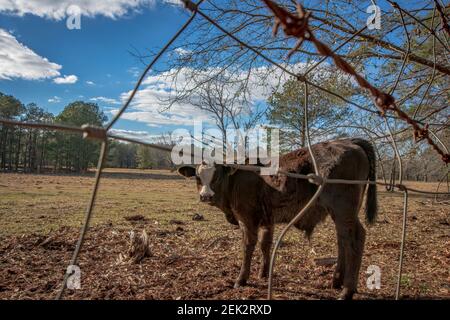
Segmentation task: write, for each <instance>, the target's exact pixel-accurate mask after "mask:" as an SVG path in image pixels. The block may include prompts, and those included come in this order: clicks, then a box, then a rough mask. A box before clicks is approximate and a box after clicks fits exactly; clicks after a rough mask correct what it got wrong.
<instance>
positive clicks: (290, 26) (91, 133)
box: [0, 0, 449, 299]
mask: <svg viewBox="0 0 450 320" xmlns="http://www.w3.org/2000/svg"><path fill="white" fill-rule="evenodd" d="M203 1H204V0H200V1H199V2H198V3H194V2H192V1H190V0H182V2H183V3H184V4H185V6H186V8H187V9H189V10H190V11H191V12H192V15H191V17H190V18H189V19H188V21H187V22H186V23H185V24H184V25H183V26H182V27H181V28H180V29H179V31H178V32H177V33H176V34H175V35H174V36H173V37H172V38H171V39H170V40H169V41H168V42H167V43H166V45H165V46H164V47H163V48H162V49H161V51H160V52H159V53H158V54H157V55H156V56H155V58H154V59H153V60H152V62H151V63H150V64H149V65H147V67H146V69H145V70H144V72H143V73H142V75H141V77H140V78H139V79H138V81H137V83H136V85H135V87H134V89H133V91H132V93H131V94H130V96H129V98H128V99H127V101H126V102H125V103H124V105H123V106H122V107H121V109H120V110H119V112H118V113H117V114H116V115H115V116H114V117H113V119H112V120H111V122H109V123H108V124H107V126H106V127H105V128H103V127H95V126H91V125H83V126H81V127H73V126H68V125H62V124H54V123H32V122H21V121H15V120H11V119H1V118H0V123H1V124H3V125H9V126H23V127H28V128H35V129H46V130H55V131H64V132H70V133H74V134H82V135H83V138H86V139H95V140H99V141H101V152H100V156H99V159H98V163H97V170H96V175H95V183H94V187H93V189H92V193H91V198H90V201H89V204H88V207H87V209H86V215H85V220H84V223H83V226H82V229H81V232H80V236H79V239H78V242H77V245H76V248H75V251H74V253H73V256H72V260H71V264H72V265H74V264H76V263H77V260H78V255H79V253H80V250H81V248H82V245H83V242H84V238H85V235H86V233H87V230H88V228H89V223H90V220H91V216H92V213H93V208H94V205H95V202H96V195H97V192H98V188H99V184H100V179H101V175H102V170H103V168H104V163H105V159H106V155H107V151H108V139H115V140H120V141H126V142H130V143H137V144H142V145H146V146H148V147H150V148H154V149H158V150H161V151H167V152H172V148H170V147H167V146H164V145H158V144H153V143H147V142H144V141H140V140H137V139H133V138H129V137H123V136H119V135H116V134H114V133H112V132H111V130H110V129H111V128H112V126H113V125H114V124H115V123H116V121H117V120H119V119H120V117H121V115H122V114H123V112H125V111H126V109H127V108H128V106H129V105H130V104H131V102H132V100H133V98H134V96H135V94H136V93H137V91H138V89H139V87H140V85H141V83H142V82H143V80H144V78H145V76H146V75H147V74H148V72H149V71H150V70H151V68H152V66H153V65H154V63H156V62H157V61H158V60H159V58H160V57H161V56H162V55H163V54H164V52H165V51H167V49H168V48H169V47H170V45H171V44H172V43H173V42H174V41H175V39H176V38H177V37H178V36H179V35H180V34H182V33H183V32H184V30H185V29H186V28H187V26H188V25H189V24H190V23H191V22H192V21H193V20H194V17H195V16H196V14H197V13H199V14H200V15H202V16H203V17H204V18H205V19H206V20H207V21H209V22H210V23H211V24H213V25H215V26H216V27H218V28H219V29H220V30H221V31H223V32H224V33H225V34H226V35H228V36H229V37H231V38H232V39H234V40H236V41H238V42H239V43H240V44H242V45H244V46H245V47H247V48H249V49H250V50H252V51H253V52H255V53H256V54H258V55H259V56H261V57H263V58H264V59H265V60H266V61H268V62H269V63H271V64H273V65H275V66H277V67H279V68H280V69H282V70H283V71H285V72H286V73H287V74H290V75H292V76H294V77H296V78H297V80H300V81H303V82H304V84H305V120H306V121H308V119H307V117H308V115H307V114H308V112H307V111H308V109H307V108H308V103H307V99H308V85H311V86H312V87H314V88H316V89H319V90H322V91H324V92H326V93H328V94H331V95H335V96H339V95H338V94H336V93H334V92H331V91H329V90H327V89H325V88H322V87H321V86H319V85H317V84H314V83H312V82H310V81H308V80H307V79H306V77H305V76H302V75H298V74H294V73H292V72H291V71H289V70H288V69H286V68H284V67H283V66H281V65H280V64H278V63H277V62H275V61H274V60H272V59H270V58H269V57H267V56H265V55H264V54H262V53H261V52H259V51H258V50H256V49H255V48H253V47H252V46H250V45H248V44H247V43H245V42H243V41H241V40H239V39H238V38H237V37H235V36H234V35H232V34H231V33H229V32H228V31H227V30H225V29H224V28H222V27H221V26H220V25H218V24H217V23H216V22H215V21H214V20H213V19H211V18H209V17H208V16H207V15H205V14H204V13H202V12H201V11H200V10H199V9H198V6H199V5H200V4H201V3H202V2H203ZM263 1H264V2H265V3H266V4H267V5H268V6H269V8H270V9H272V11H273V12H274V14H275V16H276V23H275V26H274V33H276V32H277V31H278V29H279V27H280V26H281V27H283V29H284V31H285V33H286V34H287V35H292V36H297V37H298V38H299V41H298V42H297V44H296V46H295V47H294V49H292V50H291V51H290V52H289V54H288V55H289V56H290V55H292V54H293V53H294V52H295V51H296V49H298V48H299V47H300V46H301V45H302V43H303V41H304V40H308V41H312V42H313V43H314V44H315V46H316V48H317V49H318V51H319V53H321V54H322V55H323V56H324V57H325V58H326V57H332V58H333V60H334V61H335V63H336V65H337V66H338V67H339V68H340V69H341V70H343V71H344V72H346V73H348V74H351V75H353V76H354V77H355V78H356V80H357V82H358V84H360V86H361V87H363V88H365V89H367V90H369V91H370V92H371V94H372V96H373V99H374V102H375V105H376V106H377V108H378V109H380V114H381V115H382V116H384V118H385V120H386V121H387V119H386V118H388V117H389V116H387V115H386V114H385V112H386V111H388V110H392V111H394V112H395V113H396V114H397V115H398V117H399V118H400V119H402V120H404V121H406V122H407V123H408V124H410V125H411V126H412V127H413V129H414V136H415V139H416V141H418V140H420V139H425V140H427V141H428V143H429V144H431V145H432V146H433V149H435V150H436V151H437V152H438V153H440V154H441V156H442V157H443V160H444V162H446V163H448V161H449V159H448V149H447V148H446V146H445V145H444V144H443V143H442V142H441V141H440V140H439V139H438V137H437V136H436V135H435V134H434V133H433V132H432V131H430V130H428V125H425V126H424V127H423V128H421V127H420V126H419V124H420V121H417V120H412V119H410V118H409V117H408V116H407V115H406V114H405V113H404V112H403V111H401V110H400V109H399V108H398V107H397V106H396V105H395V99H394V98H393V97H392V96H391V95H390V94H386V93H384V92H382V91H381V90H379V89H377V88H376V87H374V86H372V85H371V84H370V83H369V82H367V80H365V79H364V78H363V77H361V76H360V75H359V74H358V73H357V72H356V71H355V70H354V69H353V67H352V66H351V65H350V64H348V63H347V62H346V61H345V60H343V59H342V58H341V57H340V56H338V55H337V54H336V53H335V51H336V50H338V49H339V48H341V47H342V46H343V45H344V44H345V43H347V42H348V41H350V40H351V39H353V38H354V37H355V36H357V35H358V34H359V33H360V32H362V31H363V30H364V29H365V28H363V29H361V30H360V31H358V32H357V33H356V34H355V35H353V36H352V37H351V38H350V39H348V40H347V41H346V42H345V43H344V44H342V45H341V46H338V47H337V48H336V49H335V50H331V49H330V48H328V47H327V46H326V45H325V44H323V43H322V42H320V41H319V40H318V39H316V38H315V37H314V34H313V33H312V32H311V30H310V29H309V25H308V22H309V18H310V14H309V13H308V12H305V10H304V9H303V7H302V6H301V5H300V4H298V5H297V11H298V16H294V15H292V14H290V13H289V12H287V11H286V10H284V9H282V8H280V7H278V6H277V5H276V4H275V3H273V2H272V1H270V0H263ZM398 8H399V7H398ZM436 8H437V10H438V11H439V9H438V6H436ZM441 9H442V8H441ZM399 10H400V9H399ZM401 10H403V9H401ZM441 19H442V17H441ZM444 19H445V17H444ZM402 20H403V18H402ZM403 23H404V22H403ZM432 33H433V32H432ZM433 35H434V36H435V37H436V38H437V36H436V35H435V34H434V33H433ZM437 39H438V40H439V38H437ZM406 56H407V55H406ZM324 60H325V59H322V60H321V61H320V62H319V64H320V63H321V62H323V61H324ZM405 60H406V57H405ZM317 65H318V64H316V65H315V66H313V67H312V69H314V68H315V67H316V66H317ZM312 69H310V70H309V72H311V71H312ZM394 88H395V87H394ZM341 98H342V99H343V100H344V101H347V102H348V103H350V104H353V105H356V106H357V107H359V108H361V109H363V110H367V111H370V112H372V113H373V112H374V111H373V110H370V109H367V108H364V107H362V106H359V105H357V104H356V103H352V102H351V101H349V100H347V99H345V98H343V97H341ZM393 118H394V119H395V117H393ZM425 119H426V118H425ZM410 122H411V123H410ZM429 133H431V134H433V136H434V137H435V138H436V139H437V140H438V141H439V142H440V143H441V144H442V146H443V148H444V149H445V150H446V151H447V154H444V153H443V152H442V150H440V149H439V148H438V146H437V145H435V144H434V141H433V140H432V139H431V138H430V137H429ZM390 136H391V138H392V140H393V141H394V143H395V139H394V135H393V134H392V132H390ZM307 138H308V150H309V152H310V156H311V157H312V160H313V162H314V169H315V170H314V171H315V172H314V173H310V174H307V175H304V174H298V173H293V172H287V171H284V170H278V172H277V174H279V175H285V176H288V177H292V178H297V179H304V180H307V181H308V182H309V183H313V184H316V185H318V186H319V187H318V189H317V191H316V193H315V194H314V196H313V197H312V198H311V199H310V200H309V202H308V204H307V205H306V206H305V207H303V209H302V210H301V211H300V212H299V214H298V215H297V216H296V217H295V218H294V219H293V220H292V221H291V222H290V223H289V224H288V226H287V227H286V228H285V229H284V231H283V232H282V234H281V235H280V238H279V242H278V243H281V239H282V238H283V236H284V234H285V233H286V232H287V231H288V229H289V228H290V226H291V225H292V224H293V223H295V222H296V221H297V220H298V219H300V218H301V216H302V215H303V214H304V213H305V212H306V211H307V210H308V208H309V207H310V206H311V205H312V204H313V203H314V202H315V201H316V199H317V198H318V197H319V195H320V194H321V192H322V190H323V187H324V186H325V185H326V184H327V183H328V184H358V185H383V186H387V185H389V184H387V183H386V181H385V183H382V182H377V181H370V180H345V179H328V178H325V177H322V176H321V175H320V174H319V172H318V170H317V165H316V164H315V158H314V155H313V153H312V148H311V145H310V142H309V141H310V135H309V130H308V131H307ZM439 151H440V152H439ZM396 155H397V156H398V157H400V159H401V156H400V154H399V153H398V149H396ZM191 156H192V154H191ZM445 157H447V158H445ZM224 165H225V166H228V167H231V168H235V169H239V170H246V171H253V172H255V173H259V174H260V173H261V172H260V170H261V167H258V166H252V165H241V164H224ZM394 187H395V188H396V189H398V190H399V191H401V192H403V193H404V197H405V199H404V215H403V216H404V218H403V228H402V246H401V251H400V262H399V263H400V265H399V268H400V270H399V275H398V283H397V288H396V298H398V295H399V288H400V277H401V268H402V263H403V262H402V261H403V251H404V241H405V237H406V221H405V219H406V213H407V198H408V192H415V193H420V194H429V195H435V196H437V195H449V193H448V192H429V191H425V190H417V189H414V188H410V187H407V186H405V185H403V184H402V180H400V183H399V184H395V185H394ZM436 191H438V190H436ZM275 256H276V250H274V251H273V252H272V260H271V264H270V265H271V267H270V268H271V270H272V268H273V264H274V259H275ZM68 277H69V274H68V273H67V272H66V274H65V277H64V280H63V284H62V287H61V288H60V291H59V293H58V296H57V299H60V298H62V296H63V293H64V290H65V288H66V284H67V280H68ZM271 288H272V278H271V277H270V278H269V291H268V297H269V298H270V297H271Z"/></svg>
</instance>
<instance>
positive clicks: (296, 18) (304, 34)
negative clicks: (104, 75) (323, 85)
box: [262, 0, 450, 164]
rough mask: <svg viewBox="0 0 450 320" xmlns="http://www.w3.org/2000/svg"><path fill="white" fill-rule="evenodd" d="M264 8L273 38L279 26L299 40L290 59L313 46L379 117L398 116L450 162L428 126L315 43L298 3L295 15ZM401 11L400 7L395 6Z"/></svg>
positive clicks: (268, 1)
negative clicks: (349, 80) (369, 98)
mask: <svg viewBox="0 0 450 320" xmlns="http://www.w3.org/2000/svg"><path fill="white" fill-rule="evenodd" d="M262 1H263V2H264V3H265V4H266V5H267V7H268V8H269V9H270V10H271V11H272V12H273V14H274V16H275V23H274V28H273V34H274V35H276V34H277V32H278V30H279V28H280V27H282V28H283V31H284V33H285V34H286V35H287V36H293V37H296V38H298V41H297V43H296V45H295V46H294V48H293V49H292V50H291V51H290V52H289V53H288V56H291V55H292V54H294V53H295V52H296V50H297V49H298V48H299V47H300V46H301V45H302V44H303V42H304V41H305V40H307V41H310V42H312V43H313V44H314V46H315V47H316V49H317V51H318V52H319V53H320V54H321V55H323V56H326V57H330V58H332V59H333V61H334V63H335V65H336V66H337V67H338V68H339V69H341V70H342V71H343V72H345V73H347V74H349V75H351V76H353V77H354V78H355V80H356V82H357V83H358V84H359V86H360V87H361V88H363V89H366V90H368V91H369V92H370V93H371V95H372V99H373V102H374V104H375V106H376V107H377V108H378V110H379V111H380V115H381V116H383V117H384V116H385V115H386V112H387V111H393V112H394V113H396V114H397V116H398V117H399V118H400V119H401V120H403V121H405V122H406V123H408V124H409V125H410V126H412V127H413V129H414V140H415V141H416V142H419V141H421V140H426V141H427V142H428V144H429V145H430V146H431V147H432V148H433V150H435V151H436V152H437V153H438V154H440V155H441V158H442V161H444V162H445V163H446V164H448V163H450V154H448V153H444V152H443V151H442V150H441V148H439V146H438V145H437V144H436V143H435V142H434V141H433V140H432V139H431V138H430V136H429V133H428V125H427V124H425V125H424V126H423V127H421V126H420V125H419V124H418V123H417V121H415V120H413V119H411V118H410V117H409V116H408V115H407V114H406V113H405V112H404V111H402V110H401V109H400V108H398V107H397V105H396V103H395V98H394V97H393V96H392V95H390V94H388V93H385V92H383V91H381V90H380V89H378V88H376V87H375V86H373V85H372V84H370V83H369V82H368V81H367V80H366V79H365V78H364V77H363V76H361V75H360V74H359V73H358V72H357V71H356V70H355V69H354V68H353V67H352V66H351V65H350V64H349V63H348V62H347V61H345V60H344V59H343V58H341V57H340V56H339V55H338V54H336V53H335V52H334V51H333V50H332V49H330V48H329V47H328V46H327V45H326V44H324V43H323V42H321V41H320V40H318V39H317V38H316V37H315V36H314V33H313V32H312V31H311V29H310V27H309V19H310V17H311V14H310V13H309V12H307V11H306V10H305V9H304V8H303V6H302V5H301V4H300V3H297V14H296V15H294V14H292V13H290V12H289V11H287V10H286V9H284V8H282V7H280V6H278V5H277V4H276V3H275V2H273V1H272V0H262ZM398 8H399V9H401V8H400V7H398Z"/></svg>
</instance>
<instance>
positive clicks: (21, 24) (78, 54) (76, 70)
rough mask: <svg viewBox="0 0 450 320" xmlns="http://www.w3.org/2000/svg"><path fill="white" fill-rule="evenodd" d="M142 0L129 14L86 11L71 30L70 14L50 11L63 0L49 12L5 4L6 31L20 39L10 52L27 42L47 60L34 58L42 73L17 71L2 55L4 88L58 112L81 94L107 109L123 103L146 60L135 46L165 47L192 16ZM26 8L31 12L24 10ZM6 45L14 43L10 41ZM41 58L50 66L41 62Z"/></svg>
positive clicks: (137, 126)
mask: <svg viewBox="0 0 450 320" xmlns="http://www.w3.org/2000/svg"><path fill="white" fill-rule="evenodd" d="M109 1H110V2H118V3H119V5H122V3H123V1H120V0H118V1H114V0H109ZM17 2H19V3H20V2H21V1H17ZM50 2H51V1H50ZM138 2H139V1H138ZM142 2H143V4H142V5H141V6H139V8H126V10H125V13H124V14H117V16H116V17H114V18H111V17H108V16H107V15H108V14H111V13H110V12H108V10H109V8H101V9H99V10H103V11H102V12H101V13H98V14H97V15H95V16H93V17H88V16H82V17H81V29H80V30H69V29H68V28H67V27H66V18H62V19H60V18H58V17H53V16H48V15H52V14H54V13H53V12H54V10H55V9H58V5H55V7H54V8H49V9H48V12H49V13H48V15H47V16H45V14H46V13H45V12H44V13H41V12H39V11H38V9H35V11H34V12H27V11H26V10H29V11H30V9H27V8H19V9H17V12H6V10H5V8H0V30H2V31H3V33H2V36H3V37H7V36H8V35H9V36H10V37H9V38H8V41H9V42H11V41H16V42H17V43H15V45H16V46H18V47H19V48H16V49H15V51H12V52H11V53H9V54H10V55H14V56H19V55H20V52H18V51H19V50H25V49H24V48H23V47H27V48H28V49H29V50H31V51H32V53H34V54H35V55H36V56H39V57H40V58H42V60H43V61H37V62H34V65H33V66H31V68H29V69H33V68H36V69H37V70H36V74H34V73H33V74H31V73H32V70H22V71H19V74H17V72H18V71H17V66H15V65H14V64H13V63H11V62H6V63H5V62H1V61H0V65H1V66H2V69H3V71H0V92H3V93H6V94H12V95H14V96H16V97H17V98H19V99H20V100H21V101H22V102H23V103H25V104H27V103H31V102H35V103H37V104H38V105H39V106H41V107H43V108H44V109H47V110H48V111H50V112H52V113H55V114H57V113H59V112H60V111H61V110H62V109H63V108H64V106H66V105H67V104H68V103H70V102H72V101H75V100H84V101H93V102H97V103H98V104H99V105H100V106H101V107H102V108H104V110H105V111H106V112H108V111H109V110H111V109H112V108H115V109H116V108H118V107H119V106H120V103H121V95H122V94H124V93H126V92H128V91H129V90H131V89H132V87H133V84H134V82H135V81H136V78H137V74H138V72H140V71H141V70H142V69H143V64H142V62H140V61H138V59H137V58H136V57H134V56H133V55H132V54H130V51H134V50H135V49H137V50H138V51H139V52H141V53H146V52H148V51H146V50H148V49H152V50H156V49H159V48H160V47H161V46H163V45H164V44H165V42H166V41H167V40H168V39H169V38H170V37H171V36H172V35H173V34H174V33H175V32H176V30H178V28H179V27H180V26H181V25H182V24H183V23H184V22H185V21H186V19H187V17H188V13H186V12H185V11H184V9H183V8H181V7H179V6H177V5H173V4H167V3H162V2H163V1H157V2H156V3H148V2H147V1H145V0H144V1H142ZM150 2H155V1H150ZM125 6H126V5H124V8H125ZM2 9H3V10H2ZM20 10H21V11H20ZM44 10H45V8H44ZM52 10H53V11H52ZM111 10H114V9H111ZM23 12H25V14H24V15H22V16H21V14H22V13H23ZM40 15H41V16H40ZM58 19H59V20H58ZM11 37H13V38H14V39H15V40H14V39H12V38H11ZM9 42H8V43H9ZM20 46H23V47H22V48H21V47H20ZM9 47H10V46H9ZM2 50H12V49H11V48H9V49H8V48H6V49H5V46H4V48H3V49H2ZM0 53H2V54H4V52H0ZM7 54H8V52H7ZM28 54H29V55H31V53H30V52H28ZM25 58H27V57H24V59H25ZM44 59H46V60H48V61H47V62H46V61H45V60H44ZM16 63H17V62H16ZM39 64H42V65H44V66H40V67H39V66H37V65H39ZM46 64H48V65H49V66H46ZM54 64H56V66H55V65H54ZM160 67H163V66H161V65H160ZM10 69H11V70H10ZM24 69H25V68H24ZM41 69H42V70H41ZM46 69H49V70H50V73H51V72H53V73H59V74H58V75H55V74H52V75H50V76H46V74H47V73H49V71H48V70H46ZM8 71H9V73H8ZM39 72H40V73H39ZM57 79H59V80H57ZM64 79H65V80H64ZM75 79H76V81H75ZM56 82H58V83H59V84H58V83H56ZM108 116H111V114H108ZM118 127H119V128H122V129H132V130H147V129H148V126H147V125H146V124H145V123H143V122H136V121H126V120H125V121H121V122H120V123H119V126H118ZM165 130H166V128H165V127H163V126H161V127H159V128H158V127H155V130H154V131H155V132H158V131H159V132H163V131H165Z"/></svg>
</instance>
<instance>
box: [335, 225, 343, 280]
mask: <svg viewBox="0 0 450 320" xmlns="http://www.w3.org/2000/svg"><path fill="white" fill-rule="evenodd" d="M337 243H338V260H337V265H336V269H335V270H334V274H333V288H334V289H340V288H342V285H343V284H344V275H345V251H344V240H343V239H342V237H340V236H339V234H338V236H337Z"/></svg>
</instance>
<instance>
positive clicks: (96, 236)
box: [0, 170, 450, 299]
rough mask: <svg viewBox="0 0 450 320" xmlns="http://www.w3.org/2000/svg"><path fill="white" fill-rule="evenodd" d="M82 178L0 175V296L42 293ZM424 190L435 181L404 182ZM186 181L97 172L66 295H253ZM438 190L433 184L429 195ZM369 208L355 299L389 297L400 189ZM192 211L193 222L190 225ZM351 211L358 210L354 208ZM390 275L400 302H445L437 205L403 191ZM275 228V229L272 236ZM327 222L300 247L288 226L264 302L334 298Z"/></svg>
mask: <svg viewBox="0 0 450 320" xmlns="http://www.w3.org/2000/svg"><path fill="white" fill-rule="evenodd" d="M92 183H93V176H92V175H87V176H70V175H66V176H64V175H61V176H57V175H23V174H0V221H1V223H0V299H53V298H54V297H55V296H56V293H57V290H58V288H59V287H60V285H61V282H62V279H63V276H64V273H65V269H66V267H67V265H68V263H69V261H70V257H71V255H72V252H73V250H74V248H75V244H76V241H77V238H78V235H79V227H80V226H81V222H82V219H83V215H84V211H85V207H86V205H87V201H88V199H89V192H90V188H91V187H92ZM407 185H410V186H412V187H414V188H417V189H423V190H428V191H435V188H436V184H435V183H413V182H411V183H407ZM195 190H196V188H195V182H194V181H192V180H184V179H180V178H179V177H177V176H176V175H175V174H173V173H169V172H166V171H154V170H152V171H141V170H107V173H106V175H105V176H104V178H103V179H102V182H101V187H100V192H99V197H98V201H97V203H96V207H95V209H94V217H93V221H92V227H91V228H90V230H89V231H88V234H87V239H86V242H85V244H84V246H83V249H82V252H81V254H80V261H79V266H80V268H81V289H80V290H67V291H66V294H65V298H66V299H264V298H265V296H266V292H267V282H266V281H264V280H260V279H258V278H257V269H258V265H259V252H257V254H256V256H255V257H254V260H253V265H252V275H251V278H250V283H249V285H248V286H247V287H245V288H242V289H233V281H234V279H235V277H236V276H237V274H238V271H239V265H240V255H241V250H240V239H241V234H240V230H239V229H236V228H235V227H234V226H231V225H229V224H228V223H227V222H226V220H225V218H224V216H223V214H222V213H221V212H220V211H218V210H217V209H215V208H212V207H209V206H206V205H204V204H201V203H199V202H198V200H197V194H196V192H195ZM441 191H442V190H441ZM379 207H380V210H379V211H380V212H379V216H378V221H377V223H376V224H375V225H374V226H371V227H366V229H367V240H366V250H365V253H364V258H363V266H362V268H361V273H360V283H359V293H358V294H357V295H356V296H355V298H356V299H393V297H394V293H395V284H396V274H397V270H398V258H399V248H400V239H401V225H402V208H403V195H402V194H401V193H388V192H386V191H385V190H384V189H382V188H379ZM195 214H200V215H202V216H203V217H204V219H203V220H201V219H197V220H193V217H194V215H195ZM361 218H362V213H361ZM407 224H408V234H407V241H406V251H405V259H404V273H403V277H402V280H401V285H402V286H401V295H402V298H403V299H449V298H450V209H449V202H448V201H447V202H442V203H438V204H437V203H434V197H433V196H424V195H420V196H419V195H415V194H411V195H410V197H409V209H408V219H407ZM280 228H281V226H280V227H278V228H277V232H276V234H278V233H279V231H280ZM142 229H145V230H146V232H147V233H148V235H149V238H150V243H151V245H150V246H151V256H150V257H147V258H145V259H144V260H142V262H141V263H139V264H128V263H122V262H120V259H119V256H120V255H121V254H125V253H126V252H127V249H128V244H129V233H130V231H131V230H134V231H136V232H141V231H142ZM336 251H337V249H336V240H335V231H334V227H333V224H332V222H331V220H330V219H327V221H326V222H325V223H324V224H322V225H320V226H319V227H318V228H317V229H316V232H315V234H314V235H313V239H312V241H311V242H310V243H308V241H307V240H305V239H304V237H303V235H302V234H300V233H299V232H298V231H297V230H292V231H290V232H289V234H288V236H287V237H286V240H285V241H284V243H283V246H282V248H281V249H280V251H279V256H278V259H277V264H276V268H275V278H274V297H275V298H276V299H335V298H336V297H337V295H338V292H337V291H336V290H333V289H331V278H332V273H333V268H334V267H333V266H331V265H329V264H325V265H320V263H317V259H319V258H329V257H335V256H336V254H337V253H336ZM369 265H376V266H379V267H380V268H381V289H379V290H376V289H375V290H369V289H368V288H367V286H366V281H367V277H368V275H367V274H366V270H367V268H368V266H369Z"/></svg>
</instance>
